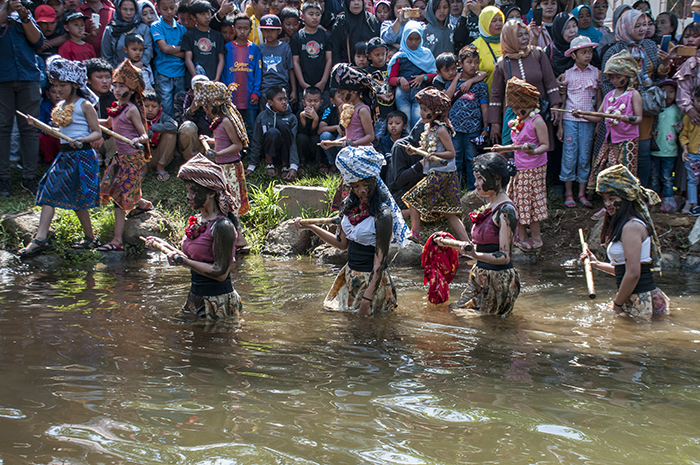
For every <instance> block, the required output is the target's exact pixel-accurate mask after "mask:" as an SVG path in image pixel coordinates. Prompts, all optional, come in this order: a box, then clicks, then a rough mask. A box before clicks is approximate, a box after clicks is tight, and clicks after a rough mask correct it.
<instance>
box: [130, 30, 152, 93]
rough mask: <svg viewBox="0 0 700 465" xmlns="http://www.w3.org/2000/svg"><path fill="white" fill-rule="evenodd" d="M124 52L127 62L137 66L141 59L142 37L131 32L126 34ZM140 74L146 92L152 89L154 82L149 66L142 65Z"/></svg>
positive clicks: (146, 64)
mask: <svg viewBox="0 0 700 465" xmlns="http://www.w3.org/2000/svg"><path fill="white" fill-rule="evenodd" d="M124 51H125V52H126V56H127V57H128V58H129V61H131V64H132V65H134V66H137V63H139V62H140V61H141V58H143V37H141V35H140V34H134V33H133V32H132V33H129V34H127V35H126V37H124ZM141 74H142V76H143V82H144V84H145V85H146V90H148V89H153V84H154V80H153V71H151V65H149V64H148V63H143V66H141Z"/></svg>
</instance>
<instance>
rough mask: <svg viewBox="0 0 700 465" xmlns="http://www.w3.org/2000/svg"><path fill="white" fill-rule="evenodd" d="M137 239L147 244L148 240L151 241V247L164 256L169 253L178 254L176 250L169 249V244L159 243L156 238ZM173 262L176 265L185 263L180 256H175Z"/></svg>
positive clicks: (141, 237)
mask: <svg viewBox="0 0 700 465" xmlns="http://www.w3.org/2000/svg"><path fill="white" fill-rule="evenodd" d="M139 239H141V240H142V241H144V242H148V240H149V239H152V243H153V247H155V248H156V249H158V250H160V251H161V252H163V253H164V254H165V255H168V254H169V253H171V252H179V250H177V249H176V248H174V247H171V246H170V244H167V245H166V244H165V243H163V242H161V241H160V239H159V238H157V237H151V236H149V237H143V236H139ZM173 261H174V262H175V264H176V265H182V263H183V262H184V261H185V259H184V258H182V255H176V256H175V258H173Z"/></svg>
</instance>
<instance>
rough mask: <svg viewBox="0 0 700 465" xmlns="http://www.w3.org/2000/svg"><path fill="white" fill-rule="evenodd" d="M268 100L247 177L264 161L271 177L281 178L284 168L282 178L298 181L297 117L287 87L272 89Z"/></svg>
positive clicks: (259, 121)
mask: <svg viewBox="0 0 700 465" xmlns="http://www.w3.org/2000/svg"><path fill="white" fill-rule="evenodd" d="M285 45H286V44H285ZM265 97H266V98H267V105H266V108H265V109H264V110H263V111H262V112H261V113H260V114H259V115H258V118H257V119H256V120H255V128H254V129H253V138H252V139H251V140H250V150H249V153H248V154H249V155H250V161H249V163H248V168H247V169H246V172H245V174H246V176H247V175H249V174H251V173H252V172H253V171H255V168H256V167H257V165H259V164H260V163H261V162H263V161H264V162H265V169H266V170H267V174H268V175H270V176H277V173H278V171H277V167H281V168H282V178H283V179H285V180H287V181H294V180H295V179H296V177H297V170H298V169H299V152H298V151H297V143H296V138H297V124H298V123H297V117H296V116H294V114H293V113H292V110H291V108H290V107H289V105H288V100H287V91H286V90H285V89H284V88H283V87H280V86H274V87H271V88H269V89H268V90H267V92H266V93H265Z"/></svg>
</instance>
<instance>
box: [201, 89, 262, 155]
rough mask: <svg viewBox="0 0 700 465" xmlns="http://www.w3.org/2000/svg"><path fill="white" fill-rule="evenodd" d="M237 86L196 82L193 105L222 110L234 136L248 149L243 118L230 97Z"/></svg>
mask: <svg viewBox="0 0 700 465" xmlns="http://www.w3.org/2000/svg"><path fill="white" fill-rule="evenodd" d="M236 86H238V84H235V83H231V84H230V85H229V86H228V87H226V84H224V83H223V82H213V81H198V82H196V83H194V85H193V88H194V104H195V105H199V106H204V105H213V106H220V107H221V108H222V112H223V115H224V116H226V117H227V118H228V119H229V120H231V123H232V124H233V127H234V128H235V129H236V134H238V138H239V139H240V140H241V143H242V144H243V148H244V149H245V148H247V147H248V142H249V141H248V132H247V131H246V129H245V124H243V117H242V116H241V114H240V113H239V112H238V109H237V108H236V106H235V105H234V104H233V101H232V100H231V98H232V97H231V96H232V95H233V91H234V90H235V88H236Z"/></svg>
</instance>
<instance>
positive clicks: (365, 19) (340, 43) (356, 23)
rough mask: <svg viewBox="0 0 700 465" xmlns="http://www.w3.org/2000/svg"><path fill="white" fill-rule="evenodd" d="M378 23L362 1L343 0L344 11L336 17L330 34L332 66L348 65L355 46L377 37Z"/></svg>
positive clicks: (353, 54)
mask: <svg viewBox="0 0 700 465" xmlns="http://www.w3.org/2000/svg"><path fill="white" fill-rule="evenodd" d="M379 29H380V26H379V21H377V17H376V16H374V15H373V14H372V13H370V12H369V11H366V10H365V4H364V2H363V1H362V0H345V9H344V11H343V12H342V13H341V14H340V15H338V17H337V18H336V20H335V24H334V25H333V32H331V46H332V50H333V64H337V63H350V62H351V61H352V57H353V56H355V44H357V43H358V42H367V41H368V40H369V39H371V38H372V37H378V36H379Z"/></svg>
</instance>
